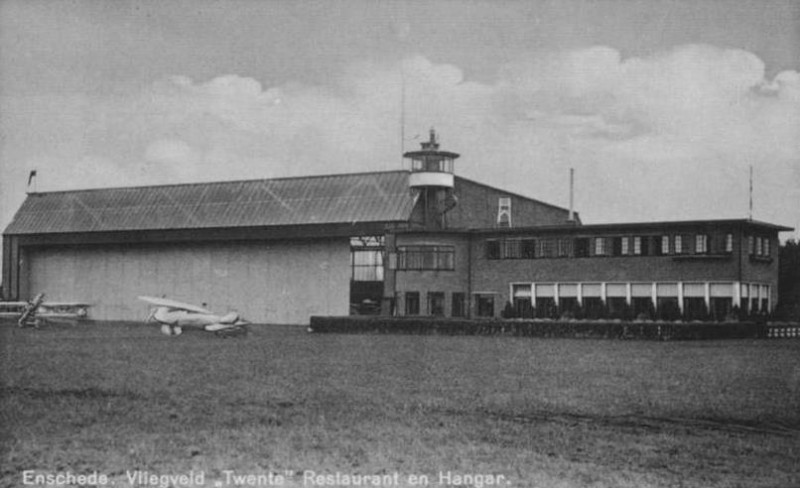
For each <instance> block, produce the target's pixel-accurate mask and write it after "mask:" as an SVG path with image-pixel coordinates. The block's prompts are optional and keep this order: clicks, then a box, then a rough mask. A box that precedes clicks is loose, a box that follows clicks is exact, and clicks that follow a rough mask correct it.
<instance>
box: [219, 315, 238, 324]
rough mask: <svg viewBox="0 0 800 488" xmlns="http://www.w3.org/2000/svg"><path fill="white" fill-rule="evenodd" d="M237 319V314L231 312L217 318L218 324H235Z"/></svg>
mask: <svg viewBox="0 0 800 488" xmlns="http://www.w3.org/2000/svg"><path fill="white" fill-rule="evenodd" d="M238 320H239V314H238V313H236V312H231V313H229V314H226V315H223V316H222V317H220V318H219V323H220V324H235V323H236V322H237V321H238Z"/></svg>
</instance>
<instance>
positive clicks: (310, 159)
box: [4, 45, 800, 225]
mask: <svg viewBox="0 0 800 488" xmlns="http://www.w3.org/2000/svg"><path fill="white" fill-rule="evenodd" d="M799 94H800V76H799V75H798V73H797V72H796V71H784V72H781V73H779V74H778V75H776V76H775V77H773V78H772V79H767V78H766V77H765V67H764V63H763V62H762V61H761V60H760V59H759V58H758V57H757V56H755V55H754V54H752V53H750V52H747V51H743V50H736V49H721V48H717V47H714V46H707V45H687V46H678V47H675V48H673V49H671V50H669V51H664V52H659V53H654V54H652V55H650V56H643V57H631V58H625V57H624V56H623V55H622V54H621V53H620V52H619V51H617V50H615V49H613V48H611V47H607V46H594V47H589V48H586V49H578V50H573V51H566V52H547V53H529V54H528V55H527V56H525V57H521V58H519V59H516V60H514V61H512V62H509V63H508V64H506V65H505V66H504V67H503V68H502V69H500V70H499V71H498V73H497V77H496V79H495V80H494V81H491V82H482V83H479V82H475V81H472V80H470V79H469V77H468V76H466V75H465V72H464V71H463V70H462V69H461V68H460V67H457V66H455V65H450V64H438V63H434V62H432V61H430V60H428V59H426V58H423V57H411V58H407V59H404V60H403V61H402V62H399V63H392V62H359V63H354V64H352V65H350V66H349V67H348V68H347V69H345V70H343V71H342V72H341V73H338V74H337V75H336V76H334V77H332V78H331V82H330V83H329V84H327V85H324V86H322V85H305V84H298V83H287V84H282V85H279V86H264V85H263V84H262V83H261V82H260V81H258V80H256V79H253V78H248V77H244V76H239V75H236V74H225V75H220V76H218V77H214V78H212V79H209V80H194V79H191V78H188V77H186V76H172V77H167V78H164V79H162V80H160V81H158V82H156V83H153V84H152V85H150V86H148V87H146V89H143V90H140V91H136V92H134V91H129V92H125V93H121V94H115V95H114V96H111V97H105V98H98V99H94V100H91V101H86V100H84V101H82V102H81V103H74V102H73V103H71V104H69V103H66V101H64V103H63V105H64V106H65V107H67V109H65V110H67V111H68V112H69V111H70V110H72V112H70V113H73V112H74V114H73V115H74V116H71V117H63V116H62V117H59V118H58V119H57V120H56V122H57V123H58V124H60V125H58V126H55V125H53V124H55V123H56V122H52V121H50V120H48V118H47V117H44V116H43V115H44V114H42V116H39V115H37V114H35V113H34V114H33V115H31V113H30V112H25V107H24V104H23V103H22V101H18V103H15V102H14V101H8V100H6V101H5V102H4V108H8V109H9V110H10V117H11V118H10V119H9V122H7V124H8V125H6V126H4V131H5V132H7V133H8V134H10V136H11V137H10V139H9V145H10V149H8V151H10V152H11V153H13V156H14V157H18V158H21V159H19V160H20V166H21V167H22V166H29V165H30V164H32V163H33V162H34V161H39V162H40V163H41V164H42V165H44V166H45V169H44V171H40V174H41V173H44V174H47V169H46V167H47V166H48V165H49V166H50V167H52V168H54V167H55V166H56V165H58V166H59V167H69V166H70V165H76V167H78V168H80V167H85V166H86V165H87V164H90V165H91V166H93V167H94V168H96V169H97V174H102V175H103V178H81V179H79V178H70V177H69V175H68V173H67V174H65V175H64V179H63V180H62V181H61V182H60V183H59V184H60V185H63V186H70V185H71V186H73V187H82V186H85V185H87V184H96V185H98V186H110V185H115V184H154V183H171V182H182V181H203V180H205V181H208V180H219V179H243V178H261V177H275V176H291V175H302V174H319V173H338V172H352V171H374V170H386V169H395V168H399V167H400V160H401V158H400V154H401V152H402V150H403V149H404V150H410V149H412V148H415V147H416V145H417V143H418V142H419V140H418V139H414V137H415V136H416V135H418V134H420V135H421V136H422V137H423V138H424V137H425V134H426V132H427V130H428V128H430V127H431V126H433V127H436V129H437V130H438V131H439V133H440V136H441V139H442V143H443V145H444V146H445V147H446V149H448V150H452V151H456V152H459V153H461V154H462V158H461V159H459V160H458V162H457V168H456V171H457V172H458V173H459V174H462V175H465V176H467V177H470V178H474V179H477V180H480V181H486V182H487V183H489V184H493V185H497V186H502V187H506V188H508V189H510V190H512V191H516V192H519V193H523V194H527V195H531V196H534V197H536V198H540V199H543V200H545V201H550V202H552V203H555V204H560V205H565V204H566V202H567V175H568V171H567V169H568V168H569V167H575V168H576V169H577V181H578V198H577V202H576V205H577V207H578V210H580V211H582V214H583V217H584V220H585V221H587V222H602V221H626V220H627V221H630V220H661V219H684V218H725V217H744V216H745V215H746V212H747V200H748V198H747V177H748V168H749V166H751V165H752V166H753V167H754V168H755V171H756V174H757V195H756V197H757V198H756V201H757V206H756V208H757V212H756V217H757V218H762V219H764V220H770V221H775V222H778V223H787V224H790V225H796V223H800V210H799V209H798V208H796V207H797V206H796V204H795V205H793V204H792V203H790V202H796V201H798V199H800V194H798V189H800V170H799V169H798V166H800V138H798V137H797V134H798V133H800V96H799ZM403 100H404V103H402V104H401V101H403ZM51 102H52V106H51V109H52V108H53V107H55V108H56V109H57V108H58V105H59V101H58V100H55V101H52V100H51ZM69 107H73V108H69ZM401 107H402V108H401ZM9 110H6V111H5V113H9ZM401 113H402V116H401ZM23 114H25V115H24V116H23ZM15 117H16V118H15ZM26 117H27V118H26ZM31 117H32V118H31ZM401 119H403V120H405V137H406V140H405V141H403V142H402V149H401V140H400V134H401V130H400V121H401ZM15 122H22V123H21V124H17V125H18V126H19V128H18V127H14V129H13V130H12V129H11V127H10V124H14V123H15ZM70 124H72V125H70ZM62 125H64V126H68V127H72V128H73V129H72V133H74V134H79V140H80V141H81V142H80V144H75V143H66V142H64V141H63V140H60V142H59V144H53V145H51V146H48V144H47V140H45V141H41V140H39V142H41V143H42V144H40V145H39V146H38V147H39V149H38V150H37V152H36V154H32V153H29V152H26V151H27V149H26V147H28V146H30V144H29V143H30V141H32V140H37V139H36V137H35V131H36V130H40V131H43V132H42V133H48V134H61V133H62V132H61V131H60V130H59V129H60V128H61V127H62ZM76 126H77V127H79V129H78V130H77V132H76V130H75V129H74V128H75V127H76ZM25 131H27V132H25ZM81 165H83V166H81ZM53 171H55V170H53ZM59 171H61V170H59ZM81 171H83V170H81ZM59 174H61V173H59ZM51 181H52V180H51ZM42 183H44V181H42ZM40 189H42V190H45V189H47V188H40Z"/></svg>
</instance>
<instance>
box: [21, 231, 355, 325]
mask: <svg viewBox="0 0 800 488" xmlns="http://www.w3.org/2000/svg"><path fill="white" fill-rule="evenodd" d="M26 261H27V263H26V266H25V268H26V269H27V274H28V280H27V286H26V287H24V288H23V289H22V290H21V291H22V292H23V293H24V294H26V295H27V296H28V297H30V296H33V295H35V294H36V293H39V292H44V293H45V294H46V295H47V300H48V301H78V302H88V303H91V304H92V307H91V309H90V316H91V318H93V319H97V320H142V319H144V318H145V317H146V316H147V312H148V306H147V304H145V303H144V302H142V301H140V300H137V298H136V297H137V296H139V295H151V296H157V297H161V296H166V297H168V298H172V299H175V300H180V301H186V302H190V303H196V304H198V305H201V304H203V303H205V304H206V306H207V307H208V308H209V309H211V310H214V311H216V312H221V313H224V312H227V311H229V310H236V311H237V312H239V313H240V314H241V315H242V316H244V318H246V319H247V320H249V321H251V322H254V323H272V324H307V323H308V321H309V317H310V316H311V315H347V313H348V309H349V293H348V292H349V286H348V285H349V284H350V273H351V270H350V244H349V241H348V239H347V238H343V239H324V240H323V239H320V240H316V241H313V242H312V241H297V242H294V241H280V242H239V243H190V244H137V245H114V246H109V245H104V246H79V247H58V248H38V249H31V250H29V251H28V253H27V257H26ZM23 285H24V283H23Z"/></svg>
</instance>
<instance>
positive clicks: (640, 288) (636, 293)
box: [631, 283, 653, 297]
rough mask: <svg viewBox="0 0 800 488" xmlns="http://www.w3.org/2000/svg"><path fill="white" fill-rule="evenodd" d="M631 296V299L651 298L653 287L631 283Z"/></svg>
mask: <svg viewBox="0 0 800 488" xmlns="http://www.w3.org/2000/svg"><path fill="white" fill-rule="evenodd" d="M631 296H632V297H650V296H653V285H652V284H650V283H632V284H631Z"/></svg>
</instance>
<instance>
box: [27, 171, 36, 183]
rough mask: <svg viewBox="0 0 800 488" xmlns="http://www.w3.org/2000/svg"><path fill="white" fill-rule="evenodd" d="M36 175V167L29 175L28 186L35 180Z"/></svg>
mask: <svg viewBox="0 0 800 488" xmlns="http://www.w3.org/2000/svg"><path fill="white" fill-rule="evenodd" d="M35 177H36V170H35V169H34V170H31V174H29V175H28V186H31V181H33V178H35Z"/></svg>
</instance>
